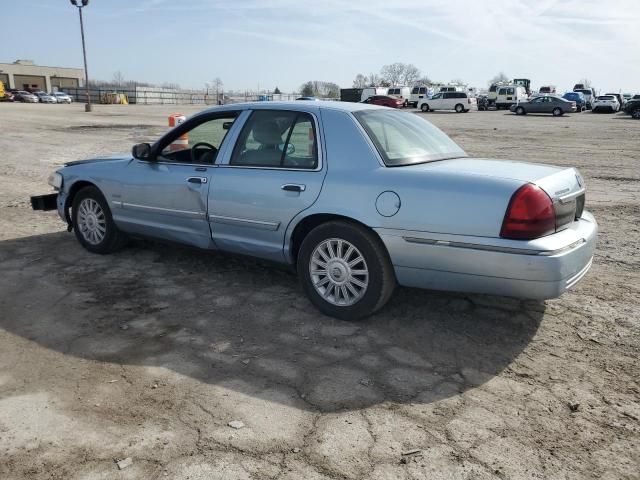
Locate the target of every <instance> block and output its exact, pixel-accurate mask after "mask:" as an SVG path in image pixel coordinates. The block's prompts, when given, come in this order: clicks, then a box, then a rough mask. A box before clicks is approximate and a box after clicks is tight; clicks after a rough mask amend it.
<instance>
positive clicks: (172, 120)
mask: <svg viewBox="0 0 640 480" xmlns="http://www.w3.org/2000/svg"><path fill="white" fill-rule="evenodd" d="M186 119H187V117H185V116H184V115H183V114H182V113H172V114H171V115H169V126H170V127H171V128H174V127H177V126H178V125H180V124H181V123H182V122H184V121H185V120H186ZM188 147H189V135H188V134H186V133H184V134H182V135H180V136H179V137H178V138H177V139H175V140H174V141H173V142H171V145H169V150H171V151H172V152H175V151H176V150H184V149H185V148H188Z"/></svg>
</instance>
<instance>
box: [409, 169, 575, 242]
mask: <svg viewBox="0 0 640 480" xmlns="http://www.w3.org/2000/svg"><path fill="white" fill-rule="evenodd" d="M420 166H421V167H424V168H425V170H436V171H451V172H454V171H455V172H457V173H460V174H464V175H479V176H488V177H495V178H504V179H512V180H518V181H521V182H523V183H533V184H535V185H537V186H538V187H540V188H542V189H543V190H544V191H545V192H546V193H547V195H549V197H550V198H551V201H552V202H553V206H554V209H555V211H556V230H562V229H564V228H566V227H567V226H568V225H569V224H571V223H572V222H573V221H574V220H575V219H577V218H580V216H581V215H582V211H583V209H584V201H585V187H584V180H583V179H582V176H581V175H580V173H579V172H578V171H577V170H576V169H575V168H563V167H555V166H551V165H542V164H537V163H525V162H516V161H512V160H494V159H488V158H456V159H451V160H442V161H437V162H431V163H426V164H422V165H420Z"/></svg>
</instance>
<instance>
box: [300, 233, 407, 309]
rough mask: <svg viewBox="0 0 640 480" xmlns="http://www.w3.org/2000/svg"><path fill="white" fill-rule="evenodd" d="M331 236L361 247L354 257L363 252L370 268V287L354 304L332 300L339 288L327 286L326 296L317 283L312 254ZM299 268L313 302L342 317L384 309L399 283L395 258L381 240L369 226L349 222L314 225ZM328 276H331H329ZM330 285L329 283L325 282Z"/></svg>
mask: <svg viewBox="0 0 640 480" xmlns="http://www.w3.org/2000/svg"><path fill="white" fill-rule="evenodd" d="M329 239H337V240H342V241H346V242H348V243H350V244H351V245H352V246H353V247H355V249H357V251H354V252H353V253H352V256H353V255H357V254H358V253H359V254H360V255H361V256H362V257H363V258H364V265H365V266H366V270H367V271H368V277H367V278H368V282H367V284H366V287H364V288H363V289H362V290H359V291H360V292H361V295H362V296H361V297H360V298H359V299H357V300H356V301H354V302H353V303H352V304H350V305H336V304H334V303H332V301H331V300H330V299H331V298H332V293H331V288H333V289H334V290H333V292H334V294H333V300H334V301H335V300H336V299H335V289H336V288H337V287H335V286H334V287H329V288H325V293H326V292H329V293H328V298H327V299H326V298H325V297H324V296H323V295H321V293H320V292H319V291H318V290H317V289H316V286H314V280H313V278H312V274H311V271H310V269H311V260H312V256H313V254H314V251H316V249H317V248H319V247H320V246H321V245H322V244H323V243H324V242H326V241H328V240H329ZM352 256H349V257H347V261H348V260H349V259H350V258H353V257H352ZM327 263H328V262H327ZM355 265H356V266H357V265H361V267H360V268H362V264H357V263H356V264H355ZM297 269H298V276H299V278H300V282H301V283H302V287H303V289H304V291H305V293H306V294H307V296H308V297H309V299H310V300H311V303H313V304H314V305H315V306H316V308H318V310H320V311H321V312H322V313H324V314H325V315H328V316H330V317H335V318H339V319H341V320H358V319H361V318H363V317H366V316H368V315H371V314H372V313H374V312H376V311H377V310H379V309H381V308H382V307H383V306H384V305H385V304H386V303H387V301H389V299H390V298H391V295H392V294H393V290H394V288H395V286H396V278H395V274H394V271H393V266H392V265H391V260H390V259H389V255H388V253H387V250H386V249H385V247H384V245H383V244H382V242H381V241H380V239H379V238H378V237H376V236H375V234H374V233H373V232H371V231H369V230H368V229H366V228H365V227H362V226H360V225H357V224H355V223H350V222H346V221H331V222H327V223H323V224H321V225H319V226H317V227H316V228H314V229H313V230H312V231H311V232H310V233H309V234H308V235H307V236H306V237H305V239H304V241H303V242H302V245H301V246H300V251H299V253H298V263H297ZM326 277H327V278H328V277H329V275H326ZM343 278H344V277H343ZM320 283H322V282H320ZM328 284H329V283H327V282H325V285H328ZM320 288H322V287H320ZM345 288H346V287H345ZM349 293H350V294H351V291H349ZM339 298H340V295H338V300H339ZM343 298H344V297H343ZM338 303H339V302H338Z"/></svg>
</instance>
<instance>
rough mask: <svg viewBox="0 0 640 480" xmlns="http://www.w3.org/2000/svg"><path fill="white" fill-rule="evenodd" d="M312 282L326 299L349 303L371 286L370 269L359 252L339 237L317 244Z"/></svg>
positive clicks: (311, 267) (343, 303) (344, 303)
mask: <svg viewBox="0 0 640 480" xmlns="http://www.w3.org/2000/svg"><path fill="white" fill-rule="evenodd" d="M309 273H310V275H311V282H312V283H313V286H314V288H315V289H316V291H317V292H318V293H319V294H320V295H321V296H322V298H323V299H324V300H326V301H327V302H329V303H331V304H333V305H337V306H349V305H353V304H354V303H356V302H358V301H359V300H360V299H361V298H362V297H363V296H364V294H365V293H366V291H367V287H368V286H369V269H368V267H367V263H366V261H365V260H364V257H363V256H362V254H361V253H360V251H359V250H358V249H357V248H356V247H355V246H354V245H353V244H351V243H350V242H348V241H346V240H342V239H339V238H330V239H328V240H324V241H323V242H321V243H320V244H318V245H317V246H316V248H315V249H314V250H313V253H312V254H311V260H310V262H309Z"/></svg>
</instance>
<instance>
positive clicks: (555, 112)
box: [551, 107, 564, 117]
mask: <svg viewBox="0 0 640 480" xmlns="http://www.w3.org/2000/svg"><path fill="white" fill-rule="evenodd" d="M551 113H553V116H554V117H559V116H561V115H562V114H563V113H564V112H563V111H562V109H561V108H560V107H556V108H554V109H553V112H551Z"/></svg>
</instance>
